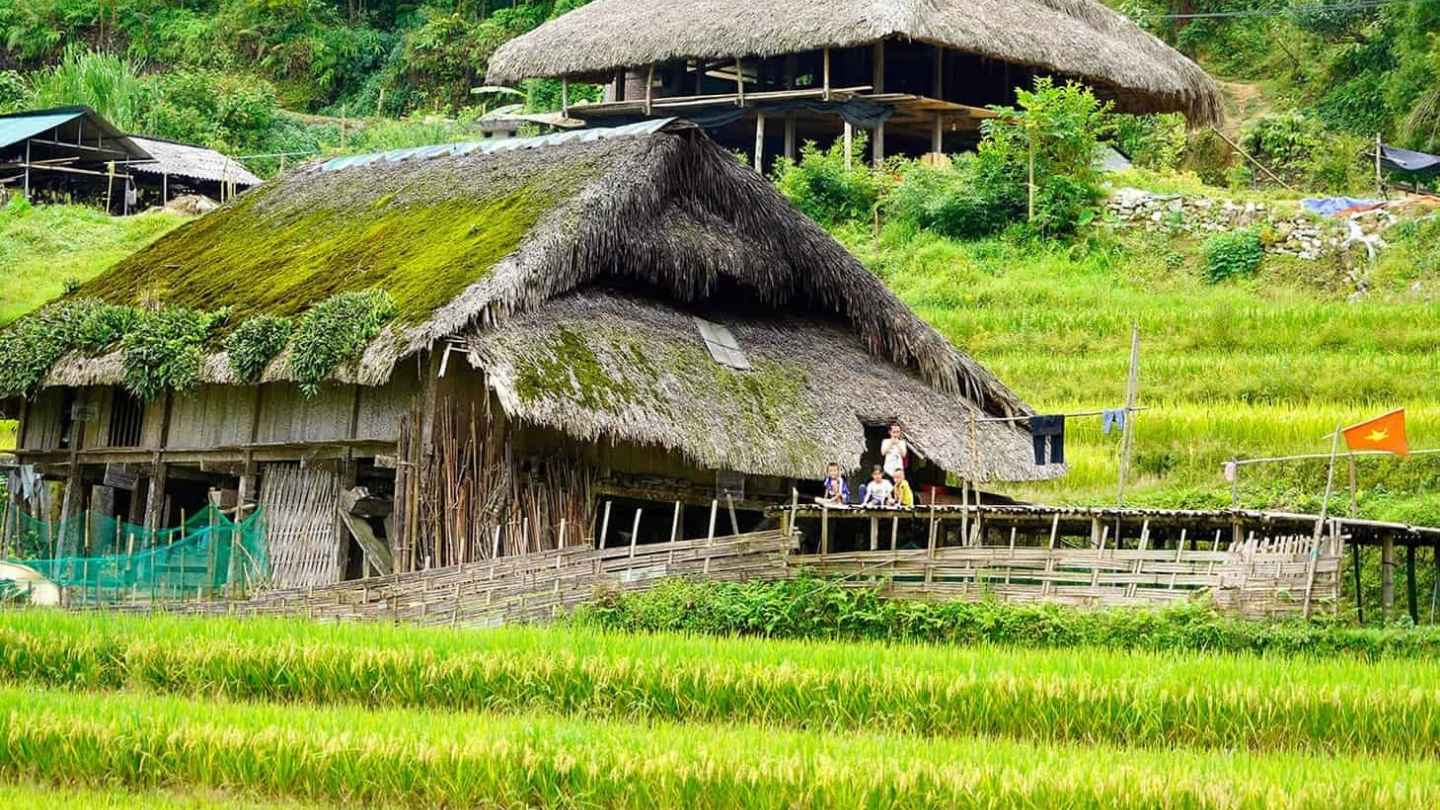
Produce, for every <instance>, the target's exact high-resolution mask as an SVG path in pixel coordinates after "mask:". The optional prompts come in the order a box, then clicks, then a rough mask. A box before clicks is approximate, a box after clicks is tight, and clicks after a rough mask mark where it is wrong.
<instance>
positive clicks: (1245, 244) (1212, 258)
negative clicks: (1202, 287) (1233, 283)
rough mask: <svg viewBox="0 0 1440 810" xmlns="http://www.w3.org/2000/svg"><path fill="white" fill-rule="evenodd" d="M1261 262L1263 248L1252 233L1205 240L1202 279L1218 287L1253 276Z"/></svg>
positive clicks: (1217, 235)
mask: <svg viewBox="0 0 1440 810" xmlns="http://www.w3.org/2000/svg"><path fill="white" fill-rule="evenodd" d="M1264 258H1265V245H1264V244H1263V243H1262V242H1261V241H1260V234H1259V233H1258V232H1256V231H1254V230H1243V231H1231V232H1229V233H1218V234H1215V235H1214V236H1212V237H1210V238H1209V239H1207V240H1205V278H1206V279H1207V280H1209V282H1210V283H1211V284H1218V283H1220V282H1222V281H1224V280H1226V279H1229V278H1245V277H1249V276H1253V275H1255V271H1257V270H1259V269H1260V262H1261V261H1262V260H1263V259H1264Z"/></svg>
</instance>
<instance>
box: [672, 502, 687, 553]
mask: <svg viewBox="0 0 1440 810" xmlns="http://www.w3.org/2000/svg"><path fill="white" fill-rule="evenodd" d="M683 509H684V507H683V506H681V505H680V502H679V501H676V502H675V517H673V518H671V520H670V542H672V543H674V542H677V541H678V540H679V539H680V513H681V511H682V510H683Z"/></svg>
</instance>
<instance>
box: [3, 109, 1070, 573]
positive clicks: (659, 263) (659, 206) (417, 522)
mask: <svg viewBox="0 0 1440 810" xmlns="http://www.w3.org/2000/svg"><path fill="white" fill-rule="evenodd" d="M371 289H381V290H385V291H387V292H388V293H389V294H390V295H391V297H392V298H393V300H394V303H395V307H396V311H397V313H398V314H397V315H396V316H395V318H394V319H393V320H392V321H390V322H389V323H388V325H387V326H386V327H385V329H384V332H383V333H382V334H380V336H379V337H378V338H376V339H375V340H373V341H372V342H371V343H370V344H369V345H368V346H367V347H366V348H365V350H364V352H363V356H357V357H355V358H354V359H353V360H352V361H350V362H348V363H346V364H345V365H343V366H342V367H341V368H340V370H339V371H337V372H336V373H334V374H333V375H332V378H331V379H330V381H329V382H328V383H326V384H325V385H323V386H321V387H320V389H319V391H318V393H315V394H314V395H313V396H312V397H308V398H307V396H306V394H305V392H304V391H302V388H301V387H300V386H299V385H297V383H296V379H297V378H296V376H295V374H294V372H293V370H292V367H291V366H290V364H289V355H290V353H291V352H292V351H293V349H294V347H293V344H292V346H291V348H290V349H287V350H286V352H284V353H281V354H280V355H279V356H277V357H276V358H275V359H274V360H273V361H271V362H270V363H269V365H268V367H267V368H266V369H265V370H264V372H263V374H262V376H261V377H260V381H259V383H258V384H245V383H242V382H241V381H240V380H238V379H237V378H236V376H235V374H234V372H233V371H232V370H231V367H230V364H229V363H228V362H227V358H226V357H225V356H224V354H223V353H215V354H212V355H210V356H208V357H207V358H206V359H205V361H204V364H203V367H202V371H201V375H200V376H201V382H200V384H199V385H198V386H196V387H195V388H194V389H193V390H190V391H187V392H184V393H170V394H166V395H164V396H161V397H159V398H156V399H153V400H151V401H142V400H139V399H137V398H136V397H135V396H134V395H132V394H131V393H130V392H129V391H128V390H127V389H126V388H125V385H124V381H125V376H126V375H125V369H124V365H125V360H124V357H123V356H122V355H121V354H120V353H118V352H111V353H109V354H104V353H102V354H101V355H100V356H91V357H86V356H78V355H72V356H68V357H66V358H64V359H62V360H61V361H60V362H59V363H58V364H57V365H56V366H55V367H54V368H53V369H52V370H51V371H50V372H49V374H48V376H47V377H46V378H45V379H44V381H43V383H42V384H41V385H39V386H38V387H37V388H38V390H35V391H33V392H31V395H30V396H29V397H28V398H26V399H25V400H24V401H23V403H22V404H20V406H19V407H20V409H21V427H20V437H19V449H18V451H17V455H18V457H19V460H20V462H21V464H23V465H33V468H34V469H36V470H38V471H39V472H41V473H43V475H45V476H47V477H48V478H49V479H50V480H52V481H55V482H64V487H65V492H66V493H67V495H66V496H65V499H64V500H65V504H66V506H65V508H66V509H67V510H70V511H71V513H72V514H73V513H75V511H76V510H81V509H85V508H87V504H88V505H92V506H93V505H94V504H99V503H103V504H106V505H107V506H106V507H105V508H113V509H114V510H117V511H118V512H119V513H121V514H127V513H128V514H129V515H130V516H132V519H135V520H139V519H142V518H143V519H144V520H145V521H146V522H147V523H148V524H149V525H152V526H163V525H175V523H176V522H177V521H178V519H179V517H180V513H181V511H182V510H185V509H189V510H192V511H191V512H190V513H191V514H194V510H198V509H200V508H202V507H203V506H204V505H205V503H206V498H207V497H209V493H211V492H212V491H218V492H220V493H223V494H224V495H225V498H224V500H226V501H227V502H233V501H235V500H238V501H239V502H240V504H242V505H248V504H252V503H255V502H258V507H259V508H260V509H261V510H262V514H263V516H264V518H265V521H266V524H267V527H268V529H267V531H268V533H269V543H270V546H271V553H270V556H271V559H272V563H273V565H274V569H275V570H274V572H273V575H274V577H275V579H276V582H277V584H280V585H292V586H293V585H305V584H323V583H327V582H333V581H336V580H341V579H345V578H353V577H356V576H359V575H361V574H362V572H364V571H366V570H367V569H368V570H370V571H379V572H390V571H407V570H415V569H419V568H424V567H427V566H432V567H433V566H437V565H444V564H449V563H453V562H457V561H471V560H477V559H483V558H486V557H490V556H492V555H504V554H509V553H514V552H517V551H521V550H527V549H528V550H534V549H541V548H554V547H556V546H563V545H572V544H578V543H589V542H592V538H593V537H595V536H596V535H598V534H600V532H601V531H602V530H605V531H608V532H610V536H611V538H612V542H615V541H616V540H619V539H620V538H621V537H625V536H628V535H629V534H631V532H632V531H634V530H635V528H636V527H634V526H632V525H624V526H622V525H620V522H621V521H620V519H619V518H618V517H617V519H616V521H615V525H612V526H608V527H604V526H603V524H604V522H605V521H606V520H607V517H606V515H605V514H604V509H603V508H602V507H600V504H602V503H603V502H605V501H607V500H608V501H614V502H616V503H617V505H629V506H631V507H633V506H634V505H635V504H636V503H646V502H655V503H657V504H663V507H662V509H663V510H664V511H665V513H666V515H667V519H666V520H664V521H663V523H664V525H663V526H662V525H659V524H660V521H656V522H655V525H653V526H651V525H647V526H643V527H639V529H638V531H639V536H638V537H637V538H636V540H637V541H639V542H649V541H655V540H668V539H670V537H671V536H672V534H676V533H683V534H684V535H685V536H687V537H692V538H693V537H695V536H697V535H701V534H703V533H704V532H706V531H707V530H708V529H713V528H714V527H713V526H710V527H707V526H706V522H707V520H713V519H714V517H713V515H714V512H713V511H712V509H711V505H712V503H713V502H714V501H716V500H717V499H718V500H719V501H720V503H721V504H722V507H721V509H722V511H721V515H722V516H723V517H722V518H721V521H722V522H721V526H720V527H719V533H722V534H723V533H726V532H728V531H730V530H732V529H739V530H742V531H743V530H750V529H753V528H755V527H756V526H757V525H759V524H761V523H762V522H763V521H764V520H765V516H764V514H763V510H764V509H765V508H766V507H769V506H774V505H778V504H782V503H788V502H789V501H790V499H791V493H792V487H799V488H800V489H801V490H802V491H803V492H807V493H811V494H815V493H816V490H815V489H814V487H816V486H817V483H818V480H819V479H820V477H821V476H822V475H823V472H824V468H825V465H826V464H827V463H828V462H832V461H834V462H839V463H840V464H841V465H842V466H843V467H844V468H845V469H846V470H849V471H852V472H854V471H858V470H859V469H860V468H861V467H862V465H867V464H869V463H873V462H875V461H877V460H878V450H879V443H880V439H881V437H882V436H883V435H884V432H885V430H886V427H887V425H888V424H889V423H891V422H892V421H896V420H898V421H899V422H900V423H901V424H902V425H903V426H904V428H905V429H906V431H907V434H908V436H909V438H910V441H911V443H912V447H913V448H914V450H915V453H916V457H917V458H916V461H915V463H914V465H913V474H912V477H913V478H914V479H915V482H916V489H917V491H919V492H921V493H922V497H925V498H929V497H930V494H931V493H932V492H937V493H941V496H942V497H943V491H944V490H943V487H944V486H945V485H946V484H947V482H948V483H950V484H952V485H953V484H954V483H955V482H956V481H958V480H960V479H962V478H963V479H967V480H972V481H997V480H1007V481H1016V480H1031V479H1042V478H1049V477H1053V476H1056V475H1058V474H1060V473H1061V472H1063V468H1062V467H1061V466H1058V465H1048V466H1036V465H1035V464H1034V463H1033V462H1034V458H1033V453H1032V442H1031V439H1030V436H1029V434H1028V433H1027V432H1026V431H1025V430H1024V429H1023V428H1022V427H1019V426H1016V424H1015V423H1013V422H1000V421H989V422H987V421H983V420H984V418H986V417H994V416H1015V415H1023V414H1028V413H1030V411H1029V410H1028V409H1027V407H1026V405H1025V403H1024V402H1022V401H1021V400H1020V398H1019V397H1017V396H1016V395H1015V394H1014V393H1013V392H1011V391H1010V390H1009V389H1008V388H1006V387H1005V385H1003V384H1002V383H1001V382H1000V381H999V380H998V379H996V378H995V377H994V376H993V375H992V374H991V373H990V372H988V371H987V370H985V369H984V368H982V367H981V366H980V365H979V364H978V363H976V362H975V361H974V360H972V359H971V358H969V357H968V356H966V355H965V354H964V353H962V352H960V351H959V350H957V349H956V348H955V347H954V346H952V345H951V344H950V343H948V342H947V341H946V340H945V339H944V338H942V337H941V336H940V335H939V334H937V333H936V332H935V331H934V330H933V329H932V328H930V327H929V326H927V325H926V324H925V323H923V322H922V321H921V320H920V319H919V318H918V317H917V316H916V315H915V314H914V313H913V312H911V311H910V310H909V309H908V308H907V307H905V306H904V305H903V304H902V303H901V302H900V301H899V300H898V299H897V298H896V297H895V296H894V295H893V294H892V293H890V292H889V291H888V290H887V289H886V287H885V286H884V285H883V284H882V283H881V282H880V281H879V280H878V279H877V278H876V277H875V276H874V275H872V274H871V273H869V272H868V271H867V270H866V269H865V268H864V267H863V266H862V265H861V264H860V263H859V262H858V261H857V260H856V259H855V258H853V257H852V256H850V255H849V254H848V253H847V252H846V251H845V250H844V249H843V248H842V247H841V246H840V245H839V244H838V243H837V242H835V241H834V240H833V239H832V238H831V237H829V236H828V235H827V234H826V233H825V232H824V231H823V230H822V229H820V228H819V227H818V226H816V225H815V224H814V223H812V222H811V221H810V220H808V219H807V218H806V217H804V216H803V215H802V214H800V213H799V212H798V211H796V210H795V209H794V208H792V207H791V206H790V205H789V204H788V203H787V202H786V201H785V200H784V198H783V197H781V196H780V195H779V194H778V193H777V192H776V191H775V190H774V189H773V188H772V187H771V186H770V185H769V184H768V183H767V182H766V181H765V180H764V179H763V178H761V177H760V176H758V175H756V174H755V173H754V172H752V171H750V170H749V169H748V168H746V167H744V166H742V165H740V164H738V163H737V162H736V161H735V159H734V158H733V157H732V156H731V155H730V154H729V153H728V152H726V151H725V150H724V149H722V148H721V147H719V146H717V145H716V144H715V143H713V142H712V141H710V139H708V138H707V137H706V136H705V135H704V134H703V133H702V132H701V131H700V130H699V129H698V128H697V127H695V126H693V125H690V124H686V123H683V122H666V121H652V122H645V123H642V124H638V125H631V126H627V127H622V128H617V129H610V130H584V131H577V132H570V133H563V134H558V135H551V136H545V137H542V138H530V139H514V140H505V141H487V142H484V143H483V144H463V145H451V146H438V147H431V148H425V149H411V150H403V151H399V152H393V153H389V154H383V155H371V156H366V157H358V158H337V159H333V160H329V161H327V162H321V163H316V164H312V165H309V166H306V167H304V168H301V169H299V170H297V171H295V172H293V173H291V174H289V175H287V176H285V177H283V178H281V179H278V180H276V181H272V182H271V183H268V184H266V185H264V186H261V187H260V188H259V189H257V190H255V191H254V192H251V193H249V194H246V195H244V196H242V197H240V198H238V199H237V200H236V201H234V202H232V203H231V204H229V205H227V206H225V207H223V208H221V209H220V210H218V211H216V212H214V213H212V214H209V215H207V216H205V217H202V218H201V219H198V220H196V221H194V222H192V223H190V224H188V225H185V226H182V227H181V228H179V229H177V230H176V231H175V232H173V233H172V234H170V235H168V236H166V237H164V238H162V239H161V240H159V241H158V242H156V243H155V244H153V245H152V246H150V247H149V248H147V249H145V250H142V251H141V252H139V253H138V254H136V255H134V256H133V257H131V258H129V259H127V260H125V261H124V262H122V263H121V264H119V265H118V266H117V267H115V268H113V269H112V270H110V271H108V272H107V273H105V274H104V275H101V276H100V277H99V278H97V279H96V280H94V281H92V282H90V283H88V284H86V285H85V286H84V287H82V288H81V289H80V290H78V291H77V292H75V293H74V294H73V295H74V296H75V297H77V298H87V297H88V298H99V299H103V300H105V301H110V302H115V303H125V304H136V303H148V304H149V305H152V306H153V305H154V303H155V302H160V303H170V304H180V305H184V306H188V307H193V308H196V309H203V310H214V309H216V308H219V307H222V306H223V307H229V313H230V320H229V323H230V324H236V323H240V322H242V321H244V320H245V319H246V318H249V317H252V316H255V315H259V314H267V315H272V316H283V317H298V316H302V315H303V314H304V313H306V312H307V310H309V309H310V308H312V307H313V306H314V305H316V304H317V302H320V301H321V300H323V299H325V298H326V297H327V296H331V295H333V294H335V293H337V292H344V291H358V290H371ZM0 362H3V359H0ZM102 490H108V491H107V492H104V493H103V494H104V497H99V494H100V493H102ZM92 499H95V500H92ZM677 501H678V502H680V503H681V504H683V505H685V507H686V508H684V509H682V510H679V517H678V518H677V519H676V520H675V521H674V522H673V524H672V521H671V520H670V519H669V517H668V516H669V514H671V509H672V507H673V505H674V503H675V502H677ZM337 504H338V505H340V507H339V508H337ZM27 508H29V507H27ZM620 511H621V510H618V509H617V513H620ZM631 511H633V510H631ZM623 513H624V514H627V515H628V514H629V512H623ZM732 521H733V523H734V525H733V526H732V525H731V523H732ZM626 523H627V524H628V520H627V521H626ZM626 541H628V537H626Z"/></svg>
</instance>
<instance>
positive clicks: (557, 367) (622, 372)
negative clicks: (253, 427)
mask: <svg viewBox="0 0 1440 810" xmlns="http://www.w3.org/2000/svg"><path fill="white" fill-rule="evenodd" d="M696 314H699V315H700V316H702V317H704V318H705V319H706V320H708V321H711V322H714V323H718V324H721V325H723V326H725V327H726V328H728V329H729V330H730V333H731V334H732V335H733V336H734V337H735V339H736V342H737V343H738V345H739V347H740V350H741V351H742V352H744V354H745V356H746V359H747V360H748V362H749V364H750V368H749V370H734V369H732V368H730V367H728V366H726V365H723V364H721V363H718V362H716V361H715V360H714V359H713V358H712V357H711V355H710V353H709V350H708V349H707V347H706V344H705V341H704V339H703V338H702V337H701V333H700V331H699V328H698V327H697V324H696V321H695V317H694V316H695V315H696ZM468 345H469V350H470V352H469V353H470V360H471V363H472V364H473V365H474V366H475V367H477V368H481V369H483V370H484V371H485V373H486V375H487V378H488V380H489V383H490V386H491V387H492V388H493V389H494V390H495V392H496V395H497V396H498V397H499V399H500V403H501V405H502V406H503V407H504V409H505V411H506V412H507V413H509V414H510V415H512V416H514V417H518V418H520V419H522V420H525V421H527V422H530V423H533V424H539V425H543V426H547V427H552V428H555V429H557V430H560V431H562V432H564V433H566V434H568V435H571V436H573V437H576V438H577V439H580V440H582V441H591V440H595V439H598V438H600V437H607V438H612V439H619V440H623V441H629V442H634V443H637V444H642V445H659V446H663V447H666V448H669V449H672V450H676V451H678V452H680V453H682V454H684V455H685V456H687V457H688V458H690V459H691V460H692V461H694V462H695V463H696V464H698V465H699V466H702V467H705V468H709V469H723V470H734V471H737V472H743V473H752V474H764V475H779V476H787V477H797V478H811V477H814V476H816V475H818V474H819V471H821V470H823V469H824V467H825V464H826V463H828V462H831V461H838V462H840V463H842V465H846V466H853V465H854V464H855V463H856V462H858V460H859V459H860V458H861V456H862V455H863V454H864V453H865V451H866V439H865V425H866V424H867V423H868V424H883V423H888V422H889V421H891V420H896V419H898V420H899V421H900V422H901V423H902V424H903V425H904V427H905V429H906V435H907V436H908V437H909V439H910V440H911V441H912V442H913V443H914V444H915V446H916V448H917V449H918V450H919V451H920V452H921V453H923V454H924V455H925V456H926V457H927V458H929V459H930V460H932V461H934V462H936V463H937V464H939V465H940V466H941V467H942V468H943V469H945V470H948V471H950V472H955V473H962V474H964V475H966V477H968V478H971V479H972V480H1006V481H1021V480H1039V479H1045V478H1053V477H1055V476H1056V475H1059V474H1060V473H1061V472H1063V470H1064V468H1063V466H1061V465H1047V466H1037V465H1035V464H1033V463H1032V461H1033V458H1032V452H1031V443H1030V440H1029V437H1028V434H1026V433H1025V432H1024V431H1022V430H1019V429H1017V428H1015V427H1014V426H1012V425H1009V424H1003V423H994V422H991V423H984V422H977V423H975V425H974V432H975V444H976V447H975V448H974V449H973V452H972V446H971V439H970V427H971V425H970V419H971V417H972V416H977V415H979V414H978V411H977V410H976V409H975V407H974V406H973V405H972V404H970V403H969V402H968V401H966V400H964V399H961V398H958V397H955V396H951V395H947V394H944V393H942V392H940V391H938V390H936V389H935V388H934V387H932V386H930V385H928V384H927V383H926V382H925V381H924V380H922V379H921V378H920V377H919V375H918V374H916V373H915V372H913V371H908V370H906V369H904V368H901V367H899V366H895V365H892V364H890V363H877V362H875V361H874V359H873V358H872V357H870V356H869V355H868V354H867V352H866V351H865V348H864V347H863V346H862V345H861V342H860V341H859V340H858V339H857V337H856V335H855V334H854V333H853V332H851V331H850V330H849V329H847V328H845V326H844V324H843V323H838V322H836V321H834V320H833V319H825V318H819V317H814V316H796V317H786V316H783V315H779V314H775V313H769V314H762V313H753V314H748V315H746V314H737V313H736V312H735V311H734V310H733V309H732V308H730V307H728V306H727V305H726V304H724V303H721V302H715V301H711V302H708V303H705V304H697V305H696V306H692V307H689V308H682V307H677V306H675V305H674V304H672V303H669V302H665V301H661V300H658V299H656V298H653V297H650V296H645V295H637V294H634V293H627V292H619V291H615V290H608V289H604V288H598V287H591V288H586V289H582V290H579V291H576V292H572V293H568V294H566V295H564V296H561V297H559V298H556V299H554V300H552V301H550V302H548V303H546V304H544V305H542V306H540V307H539V308H537V309H535V310H533V311H531V312H527V313H525V314H523V315H519V316H517V317H515V318H514V319H512V320H511V321H509V322H507V323H505V324H503V325H501V326H499V327H497V328H493V329H487V330H480V331H478V332H476V333H475V334H473V335H472V336H471V337H470V339H469V341H468Z"/></svg>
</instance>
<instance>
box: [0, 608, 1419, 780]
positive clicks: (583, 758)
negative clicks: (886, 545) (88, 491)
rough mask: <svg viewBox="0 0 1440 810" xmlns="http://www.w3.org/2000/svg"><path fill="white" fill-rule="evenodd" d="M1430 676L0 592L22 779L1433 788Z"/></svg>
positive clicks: (1240, 660) (1386, 666)
mask: <svg viewBox="0 0 1440 810" xmlns="http://www.w3.org/2000/svg"><path fill="white" fill-rule="evenodd" d="M1437 676H1440V664H1437V663H1436V662H1434V661H1431V660H1428V659H1413V658H1411V659H1385V658H1381V659H1377V660H1372V661H1369V662H1362V661H1358V660H1356V659H1353V658H1349V657H1338V656H1336V657H1295V656H1269V657H1261V656H1254V655H1233V654H1231V655H1223V654H1206V653H1183V654H1176V653H1149V652H1135V651H1132V652H1117V651H1110V650H1104V649H1097V648H1085V647H1079V648H1061V649H1051V650H1023V649H1015V648H1007V647H984V646H981V647H940V646H921V645H913V646H912V645H894V644H891V645H882V644H859V643H853V644H852V643H840V642H799V641H777V640H763V639H728V638H700V637H684V636H674V635H619V634H613V633H606V632H601V631H598V630H594V629H590V628H586V627H582V626H558V627H552V628H545V629H540V628H504V629H498V630H485V631H465V630H451V629H426V628H406V627H397V626H356V625H322V624H314V623H308V622H303V621H288V620H283V621H282V620H254V619H251V620H231V619H214V618H212V619H203V618H180V617H165V616H153V617H145V616H113V615H105V614H60V613H53V612H48V611H42V610H38V609H36V610H16V611H9V612H5V613H0V782H4V783H6V784H7V786H6V787H4V788H3V789H0V798H5V797H6V796H7V792H8V793H9V795H11V796H13V797H14V798H13V799H12V800H11V801H7V802H6V806H21V807H23V806H37V804H38V801H39V800H40V799H37V797H39V796H44V795H46V791H47V789H48V788H49V787H50V786H61V787H63V788H64V790H63V792H60V793H57V794H56V802H54V803H50V804H59V805H60V806H62V807H64V806H70V805H69V804H66V803H65V802H69V803H70V804H73V805H77V806H78V805H79V804H80V803H82V802H83V803H85V804H87V805H88V806H92V807H93V806H97V805H98V806H101V807H105V806H129V807H155V808H162V807H163V808H170V807H211V806H220V805H221V804H223V805H225V806H242V807H311V806H339V805H341V804H345V805H354V804H356V803H364V804H366V805H370V806H376V807H390V806H395V807H534V806H539V807H597V808H598V807H636V808H639V807H657V806H664V807H680V806H684V807H751V808H781V807H785V808H791V807H816V808H819V807H856V808H860V807H864V808H878V807H937V806H944V807H1037V808H1038V807H1071V808H1101V807H1121V808H1128V807H1135V808H1140V807H1148V808H1154V807H1164V808H1169V807H1174V808H1212V807H1213V808H1249V807H1255V808H1260V807H1277V808H1292V807H1293V808H1320V807H1355V806H1385V807H1417V808H1418V807H1434V806H1436V803H1437V802H1440V757H1437V754H1440V677H1437ZM107 803H108V804H107Z"/></svg>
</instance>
